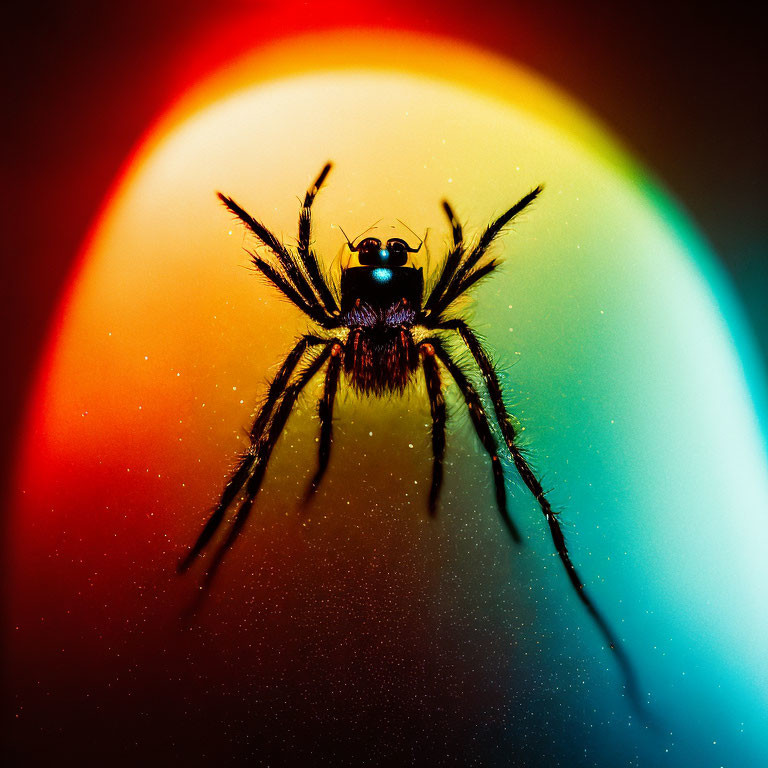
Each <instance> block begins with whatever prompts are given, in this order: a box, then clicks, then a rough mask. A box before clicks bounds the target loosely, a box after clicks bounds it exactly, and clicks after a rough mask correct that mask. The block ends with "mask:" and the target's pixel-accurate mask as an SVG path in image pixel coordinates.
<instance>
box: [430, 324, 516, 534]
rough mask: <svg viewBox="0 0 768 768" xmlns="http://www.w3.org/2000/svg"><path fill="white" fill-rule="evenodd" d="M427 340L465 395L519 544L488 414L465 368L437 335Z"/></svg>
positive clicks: (509, 526) (505, 517)
mask: <svg viewBox="0 0 768 768" xmlns="http://www.w3.org/2000/svg"><path fill="white" fill-rule="evenodd" d="M426 343H428V344H429V346H431V347H432V348H433V349H434V351H435V354H436V355H437V358H438V359H439V360H440V362H441V363H442V364H443V365H444V366H445V367H446V369H447V370H448V373H449V374H450V375H451V378H452V379H453V380H454V381H455V382H456V385H457V386H458V388H459V390H460V391H461V394H462V396H463V397H464V402H465V403H466V405H467V410H468V411H469V415H470V418H471V419H472V423H473V425H474V427H475V432H476V433H477V436H478V437H479V438H480V442H481V443H482V445H483V448H485V450H486V452H487V453H488V455H489V456H490V457H491V469H492V471H493V482H494V487H495V490H496V505H497V507H498V509H499V513H500V515H501V519H502V521H503V522H504V525H505V526H506V527H507V530H508V531H509V534H510V535H511V536H512V538H513V539H514V540H515V542H517V543H518V544H520V543H522V541H523V539H522V537H521V536H520V531H519V530H518V529H517V526H516V525H515V522H514V520H512V517H511V516H510V514H509V510H508V509H507V491H506V487H505V483H504V468H503V467H502V464H501V459H500V458H499V453H498V447H497V445H496V439H495V438H494V436H493V432H492V431H491V426H490V423H489V421H488V416H487V415H486V413H485V408H484V407H483V403H482V400H481V399H480V396H479V395H478V394H477V391H476V390H475V388H474V386H472V383H471V382H470V381H469V379H468V378H467V376H466V374H465V373H464V371H462V370H461V368H460V367H459V366H458V365H457V364H456V363H455V362H454V361H453V359H452V358H451V356H450V355H449V354H448V352H447V351H446V350H445V348H444V347H443V345H442V344H441V342H440V340H439V339H436V338H435V339H429V340H428V342H425V344H426Z"/></svg>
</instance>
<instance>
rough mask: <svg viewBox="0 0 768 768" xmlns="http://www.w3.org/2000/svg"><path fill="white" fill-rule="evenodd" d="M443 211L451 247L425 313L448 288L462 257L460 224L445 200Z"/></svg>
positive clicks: (426, 304) (462, 247)
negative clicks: (448, 226)
mask: <svg viewBox="0 0 768 768" xmlns="http://www.w3.org/2000/svg"><path fill="white" fill-rule="evenodd" d="M443 211H445V215H446V216H447V217H448V222H449V223H450V225H451V232H452V234H453V247H452V248H451V250H450V251H449V252H448V255H447V256H446V257H445V259H444V260H443V266H442V267H441V269H440V276H439V277H438V278H437V282H436V283H435V285H434V287H433V288H432V290H431V291H430V294H429V296H428V297H427V301H426V303H425V304H424V312H427V313H429V312H431V311H432V309H433V306H434V305H435V303H436V302H437V301H438V299H439V298H440V297H441V296H442V295H443V291H445V289H446V288H447V287H448V283H449V282H450V280H451V277H452V276H453V273H454V272H455V271H456V270H457V269H458V267H459V264H460V263H461V259H462V256H464V231H463V230H462V228H461V223H460V222H459V220H458V219H457V218H456V215H455V214H454V212H453V208H451V206H450V204H449V203H448V201H447V200H443Z"/></svg>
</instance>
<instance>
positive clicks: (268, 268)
mask: <svg viewBox="0 0 768 768" xmlns="http://www.w3.org/2000/svg"><path fill="white" fill-rule="evenodd" d="M218 195H219V199H220V200H221V202H222V203H224V205H225V206H226V207H227V209H228V210H229V211H230V212H231V213H233V214H234V215H235V216H237V218H239V219H240V221H242V222H243V223H244V224H245V225H246V226H247V227H248V228H249V229H250V230H251V232H253V234H254V235H256V237H257V238H258V239H259V240H260V241H261V243H262V244H263V245H265V246H266V247H267V248H268V249H269V250H270V251H271V252H272V253H273V254H274V255H275V256H276V257H277V262H278V265H279V266H275V265H273V264H271V263H270V262H269V261H267V259H265V258H263V257H261V256H259V255H258V254H256V253H252V252H250V251H249V254H250V256H251V259H252V260H253V263H254V266H256V268H257V269H259V270H260V271H261V272H262V274H263V275H264V276H265V277H266V278H267V279H268V280H270V281H271V282H272V283H273V284H274V285H275V287H277V288H278V289H279V290H280V291H281V292H282V293H283V294H284V295H285V296H287V297H288V298H289V299H290V300H291V301H292V302H293V303H294V304H295V305H296V306H297V307H298V308H299V309H301V310H302V311H303V312H305V313H306V314H307V315H309V316H310V317H311V318H312V319H313V320H314V321H315V322H317V323H319V324H320V325H322V326H323V327H325V328H328V327H331V326H333V325H335V324H336V320H335V319H334V318H333V316H332V315H331V314H330V313H329V311H328V310H327V309H326V308H325V307H324V306H323V304H322V303H321V302H320V301H319V299H318V298H317V295H316V294H315V292H314V291H313V290H312V287H311V286H310V284H309V281H308V280H307V277H306V276H305V274H304V272H303V271H302V269H301V267H300V266H299V264H298V262H297V261H296V259H295V258H294V256H293V255H292V254H291V253H290V252H289V251H288V249H287V248H286V247H285V246H284V245H283V244H282V243H281V242H280V241H279V240H278V239H277V237H275V235H274V234H272V232H270V231H269V229H267V227H265V226H264V224H262V223H261V222H260V221H257V220H256V219H254V218H253V216H251V215H250V214H249V213H248V212H247V211H245V210H244V209H243V208H241V207H240V206H239V205H238V204H237V203H236V202H235V201H234V200H233V199H232V198H231V197H227V196H226V195H223V194H222V193H221V192H219V193H218Z"/></svg>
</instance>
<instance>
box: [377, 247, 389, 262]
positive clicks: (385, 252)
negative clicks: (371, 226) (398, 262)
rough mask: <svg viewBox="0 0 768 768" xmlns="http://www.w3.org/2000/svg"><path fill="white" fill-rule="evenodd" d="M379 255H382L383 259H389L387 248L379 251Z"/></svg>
mask: <svg viewBox="0 0 768 768" xmlns="http://www.w3.org/2000/svg"><path fill="white" fill-rule="evenodd" d="M379 256H381V258H382V261H387V260H388V259H389V251H388V250H387V249H386V248H382V249H381V250H380V251H379Z"/></svg>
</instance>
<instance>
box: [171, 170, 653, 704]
mask: <svg viewBox="0 0 768 768" xmlns="http://www.w3.org/2000/svg"><path fill="white" fill-rule="evenodd" d="M330 170H331V164H330V163H328V164H327V165H326V166H325V167H324V168H323V170H322V171H321V172H320V175H319V176H318V177H317V179H316V181H315V183H314V184H312V186H311V187H310V188H309V190H308V191H307V193H306V195H305V197H304V203H303V205H302V208H301V212H300V214H299V231H298V241H297V245H296V248H295V253H294V251H293V250H289V249H288V248H287V247H286V246H285V245H284V244H283V243H281V242H280V240H278V239H277V237H275V235H274V234H272V232H270V231H269V229H267V227H266V226H264V224H262V223H261V222H260V221H258V220H256V219H254V218H253V217H252V216H251V215H250V214H249V213H247V212H246V211H245V210H243V209H242V208H241V207H240V206H239V205H238V204H237V203H236V202H235V201H234V200H233V199H232V198H230V197H227V196H225V195H223V194H221V193H219V198H220V199H221V201H222V202H223V203H224V205H225V206H226V207H227V208H228V209H229V210H230V211H231V212H232V213H233V214H234V215H235V216H237V218H238V219H240V220H241V221H242V222H243V223H244V224H245V225H246V226H247V227H248V229H250V230H251V232H252V233H253V234H254V235H255V236H256V238H257V239H258V240H259V241H260V243H261V244H262V245H263V246H266V249H267V250H268V251H269V255H268V256H265V255H262V254H260V253H256V252H249V253H250V256H251V258H252V260H253V264H254V265H255V267H256V268H257V269H258V270H259V271H260V272H261V273H262V274H263V275H264V276H265V277H266V278H267V279H268V280H269V281H270V282H271V283H272V284H273V285H274V286H275V287H276V288H277V289H278V290H279V291H280V292H281V293H282V294H283V295H284V296H286V297H287V298H288V299H289V300H290V301H291V302H293V304H295V305H296V306H297V307H298V308H299V309H301V310H302V311H303V312H304V313H305V314H306V315H308V317H309V318H310V319H311V320H312V321H313V322H314V323H315V324H316V326H318V331H317V332H316V333H307V334H305V335H304V336H302V337H301V338H300V340H299V341H298V342H297V343H296V345H295V346H294V348H293V349H292V350H291V351H290V353H289V354H288V356H287V357H286V358H285V360H284V361H283V364H282V365H281V367H280V370H279V371H278V372H277V374H276V375H275V376H274V378H273V379H272V381H271V382H270V384H269V388H268V391H267V396H266V399H265V401H264V403H263V405H262V407H261V409H260V411H259V412H258V414H257V415H256V418H255V421H254V423H253V426H252V427H251V430H250V446H249V448H248V450H247V451H246V452H245V453H244V455H243V456H242V457H241V458H240V461H239V464H238V466H237V468H236V469H235V471H234V472H233V474H232V476H231V478H230V479H229V482H227V484H226V486H225V487H224V491H223V493H222V495H221V499H220V501H219V503H218V506H217V507H216V509H215V510H214V512H213V514H212V515H211V516H210V518H209V519H208V521H207V523H206V524H205V527H204V528H203V530H202V532H201V533H200V535H199V537H198V538H197V541H196V542H195V544H194V546H192V548H191V549H190V551H189V553H188V554H187V555H186V556H185V557H184V559H183V560H182V561H181V563H180V565H179V570H180V571H181V572H183V571H186V570H187V569H188V568H189V567H190V566H191V565H192V563H193V562H194V561H195V560H196V559H197V558H198V556H199V555H200V554H201V553H202V552H203V550H204V549H205V548H206V547H207V545H208V544H209V543H210V542H211V540H212V539H213V537H214V536H215V534H216V533H217V532H218V530H219V528H220V527H221V526H222V524H223V523H224V520H225V516H226V513H227V510H229V509H230V507H233V506H235V505H237V511H236V512H235V513H234V519H233V521H232V524H231V527H230V528H229V531H228V532H227V533H226V535H225V536H224V537H223V541H222V542H221V543H220V544H219V547H218V549H217V550H216V552H215V554H214V555H213V556H212V558H211V562H210V565H209V566H208V568H207V570H206V572H205V576H204V579H203V586H204V588H205V589H207V588H208V587H209V586H210V584H211V581H212V579H213V577H214V575H215V574H216V572H217V570H218V569H219V566H220V565H221V563H222V561H223V559H224V557H225V555H226V554H227V552H228V551H229V549H230V548H231V547H232V545H233V544H234V542H235V541H236V540H237V538H238V536H239V535H240V533H241V532H242V530H243V527H244V526H245V524H246V522H247V520H248V516H249V515H250V513H251V510H252V508H253V504H254V501H255V499H256V496H257V495H258V493H259V489H260V488H261V485H262V482H263V480H264V473H265V471H266V468H267V464H268V462H269V458H270V455H271V453H272V450H273V448H274V447H275V444H276V443H277V441H278V438H279V437H280V434H281V432H282V431H283V428H284V427H285V425H286V422H287V421H288V417H289V415H290V413H291V410H292V408H293V406H294V405H295V403H296V400H297V398H298V397H299V395H300V393H301V391H302V390H303V389H304V387H305V386H306V385H307V383H308V382H309V381H310V380H311V379H312V378H313V377H314V376H315V375H316V374H317V373H319V372H320V371H321V370H322V369H323V367H325V386H324V390H323V394H322V397H321V398H320V402H319V407H318V411H319V417H320V444H319V461H318V467H317V471H316V472H315V474H314V476H313V477H312V479H311V481H310V483H309V486H308V489H307V497H311V496H312V495H313V494H314V493H315V491H317V489H318V487H319V486H320V482H321V480H322V478H323V475H324V474H325V471H326V469H327V467H328V460H329V458H330V453H331V443H332V436H333V424H332V420H333V406H334V400H335V398H336V392H337V389H338V385H339V379H340V378H341V377H342V374H343V375H344V376H345V377H346V379H347V381H348V382H349V383H350V385H351V386H352V387H353V388H355V389H356V390H358V391H359V392H360V393H362V394H364V395H373V396H382V395H386V394H395V393H402V392H403V391H404V390H405V388H406V386H407V385H408V383H409V382H411V381H412V380H414V378H416V377H417V376H419V375H420V372H421V375H423V376H424V380H425V382H426V392H427V397H428V399H429V407H430V411H431V416H432V450H433V453H434V461H433V467H432V484H431V487H430V490H429V497H428V502H427V503H428V508H429V513H430V514H431V515H434V514H435V511H436V508H437V502H438V497H439V495H440V488H441V486H442V482H443V457H444V454H445V442H446V441H445V428H446V418H447V416H446V404H445V396H444V385H445V381H444V380H445V378H446V375H447V377H448V378H450V379H453V381H454V382H455V384H456V385H457V387H458V389H459V390H460V391H461V394H462V396H463V398H464V402H465V403H466V407H467V410H468V411H469V416H470V418H471V421H472V424H473V425H474V428H475V431H476V432H477V436H478V437H479V439H480V442H481V443H482V445H483V448H484V449H485V450H486V452H487V453H488V456H489V457H490V461H491V469H492V472H493V481H494V486H495V495H496V505H497V507H498V510H499V512H500V514H501V519H502V521H503V523H504V525H505V526H506V528H507V530H508V531H509V533H510V535H511V536H512V538H513V539H514V540H515V541H516V542H518V543H520V542H521V541H522V539H521V536H520V533H519V531H518V529H517V526H516V525H515V523H514V521H513V520H512V517H511V516H510V514H509V511H508V509H507V498H506V496H507V494H506V488H505V480H504V468H503V465H502V462H501V460H500V457H499V445H498V441H497V439H496V437H495V436H494V431H493V430H492V428H491V423H490V420H489V417H488V414H487V412H486V408H485V406H484V404H483V400H482V398H481V396H480V395H479V394H478V391H477V390H476V388H475V386H474V385H473V383H472V381H471V380H470V376H469V375H468V372H467V370H466V367H465V366H464V365H462V364H460V363H459V362H457V360H456V359H454V357H452V355H451V354H450V353H449V351H448V350H447V348H446V346H445V341H446V338H447V336H448V335H450V334H458V337H460V339H461V341H462V342H463V343H464V345H465V346H466V348H467V349H468V351H469V352H470V354H471V356H472V358H473V359H474V363H475V364H476V365H477V368H478V369H479V370H480V373H481V375H482V379H483V382H484V384H485V387H486V389H487V394H488V396H489V398H490V401H491V403H492V404H493V410H494V413H495V416H496V424H497V426H498V428H499V431H500V433H501V436H502V438H503V446H504V449H505V450H506V451H508V453H509V456H510V457H511V459H512V462H513V463H514V466H515V468H516V470H517V472H518V473H519V475H520V478H521V479H522V481H523V482H524V483H525V485H526V486H527V488H528V490H529V491H530V492H531V493H532V494H533V496H534V497H535V499H536V501H537V502H538V504H539V506H540V508H541V511H542V513H543V514H544V519H545V520H546V522H547V525H548V526H549V531H550V534H551V536H552V542H553V544H554V547H555V550H556V551H557V554H558V555H559V557H560V560H561V561H562V564H563V566H564V567H565V571H566V573H567V575H568V578H569V580H570V582H571V584H572V586H573V588H574V590H575V592H576V594H577V595H578V598H579V600H581V602H582V603H583V604H584V606H585V607H586V610H587V611H588V612H589V614H590V615H591V616H592V618H593V620H594V621H595V623H596V625H597V627H598V628H599V630H600V632H601V633H602V635H603V637H604V639H605V640H606V642H607V643H608V645H609V646H610V648H611V649H613V651H614V652H615V654H616V658H617V661H618V662H619V665H620V666H621V668H622V671H623V673H624V677H625V681H626V685H627V689H628V692H629V694H630V697H631V698H632V699H633V700H634V701H637V700H638V697H637V688H636V683H635V681H634V674H633V671H632V668H631V666H630V664H629V660H628V658H627V657H626V655H625V654H624V652H623V650H622V649H621V647H620V646H619V644H618V642H617V640H616V638H615V636H614V634H613V632H612V631H611V629H610V628H609V626H608V624H607V623H606V621H605V619H604V618H603V616H602V614H601V613H600V612H599V611H598V609H597V607H596V605H595V604H594V602H593V601H592V599H591V598H590V597H589V596H588V594H587V593H586V591H585V588H584V583H583V581H582V580H581V578H580V576H579V575H578V572H577V571H576V568H575V567H574V565H573V562H572V561H571V557H570V555H569V553H568V548H567V546H566V542H565V537H564V536H563V531H562V529H561V526H560V523H559V521H558V518H557V515H556V513H555V512H554V511H553V509H552V506H551V505H550V503H549V500H548V499H547V496H546V494H545V492H544V490H543V488H542V485H541V482H540V481H539V479H538V478H537V477H536V474H535V473H534V472H533V470H532V469H531V467H530V465H529V464H528V461H527V460H526V458H525V456H524V455H523V452H522V451H521V449H520V447H519V446H518V444H517V430H516V428H515V426H514V424H513V422H512V420H511V419H510V417H509V414H508V413H507V408H506V406H505V405H504V398H503V394H502V389H501V385H500V383H499V377H498V374H497V372H496V369H495V367H494V364H493V363H492V362H491V359H490V357H489V355H488V353H487V352H486V350H485V348H484V347H483V345H482V344H481V342H480V341H479V339H478V337H477V335H476V334H475V333H474V332H473V331H472V329H471V328H470V327H469V325H468V324H467V322H466V321H465V320H463V319H462V318H461V317H455V316H450V314H449V311H450V310H451V309H452V308H453V307H454V305H455V304H456V302H457V300H458V299H459V298H461V297H462V296H464V295H465V294H466V293H467V291H469V290H470V289H471V288H473V287H474V286H475V285H477V283H478V282H479V281H480V280H482V279H483V278H485V277H488V276H489V275H490V274H491V273H493V271H494V270H495V269H496V267H497V266H498V264H499V261H498V259H496V258H490V257H488V256H487V254H488V249H489V247H490V246H491V244H492V243H493V242H494V240H496V238H497V237H498V236H499V235H500V234H501V232H502V231H503V230H504V228H505V227H506V226H507V225H508V224H510V222H512V220H513V219H514V218H515V217H516V216H517V215H518V214H519V213H521V212H522V211H523V210H525V209H526V208H527V207H528V206H529V205H530V204H531V203H532V202H533V201H534V200H535V199H536V198H537V197H538V196H539V194H540V192H541V191H542V187H541V186H539V187H536V188H535V189H533V190H531V191H530V192H529V193H528V194H527V195H525V196H524V197H523V198H522V199H520V200H519V201H518V202H517V203H515V204H514V205H513V206H512V207H511V208H510V209H509V210H507V211H506V212H505V213H503V214H502V215H501V216H499V217H498V218H497V219H495V220H494V221H492V222H491V223H490V224H489V225H488V226H487V227H486V228H485V230H484V231H483V232H482V234H481V235H480V237H479V238H478V239H477V241H476V242H475V243H474V244H468V243H467V242H465V240H464V233H463V230H462V226H461V224H460V223H459V221H458V219H457V218H456V216H455V215H454V212H453V209H452V208H451V206H450V205H449V204H448V202H446V201H444V202H443V204H442V206H443V210H444V211H445V215H446V216H447V217H448V221H449V223H450V227H451V230H452V242H451V245H450V247H449V249H448V253H447V255H446V256H445V258H444V260H443V262H442V264H441V265H440V267H439V268H438V270H437V273H436V276H435V279H434V280H433V286H432V288H431V290H430V291H429V292H428V295H427V297H426V299H424V296H423V294H424V275H423V270H422V269H421V268H416V267H413V266H407V262H408V257H409V254H411V253H415V252H417V251H418V250H419V249H420V248H421V246H422V244H423V243H422V242H420V243H419V245H418V247H415V248H414V247H412V246H410V245H409V244H408V243H407V242H406V241H405V240H403V239H401V238H390V239H388V240H387V241H386V242H385V243H383V242H382V241H381V240H379V239H377V238H374V237H366V238H365V239H363V240H362V241H361V242H359V243H358V244H357V245H355V244H354V243H352V242H350V241H349V240H347V245H348V247H349V249H350V251H352V252H353V253H356V254H357V257H358V261H359V266H354V267H349V268H346V269H342V271H341V282H340V286H339V287H338V288H337V287H336V286H335V285H334V284H333V283H332V281H331V280H330V278H329V277H328V276H327V275H326V274H325V273H324V271H323V269H322V268H321V266H320V263H319V262H318V258H317V255H316V253H315V252H314V250H313V249H312V217H311V211H312V204H313V202H314V200H315V197H316V196H317V193H318V192H319V190H320V188H321V186H322V185H323V183H324V182H325V180H326V178H327V176H328V173H329V172H330ZM345 237H346V236H345Z"/></svg>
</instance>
